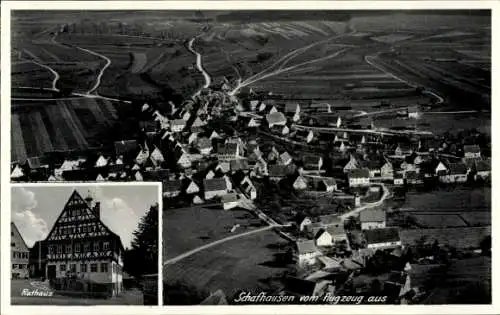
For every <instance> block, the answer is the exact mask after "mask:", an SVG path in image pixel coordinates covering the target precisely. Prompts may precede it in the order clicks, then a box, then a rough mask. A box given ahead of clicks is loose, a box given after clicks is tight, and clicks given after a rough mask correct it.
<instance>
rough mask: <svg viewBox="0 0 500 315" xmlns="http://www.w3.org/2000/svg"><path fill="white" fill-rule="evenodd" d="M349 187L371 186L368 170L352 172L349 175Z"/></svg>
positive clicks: (360, 169) (362, 169) (361, 169)
mask: <svg viewBox="0 0 500 315" xmlns="http://www.w3.org/2000/svg"><path fill="white" fill-rule="evenodd" d="M347 179H348V182H349V187H360V186H368V185H370V172H369V171H368V169H366V168H359V169H354V170H351V171H349V172H348V173H347Z"/></svg>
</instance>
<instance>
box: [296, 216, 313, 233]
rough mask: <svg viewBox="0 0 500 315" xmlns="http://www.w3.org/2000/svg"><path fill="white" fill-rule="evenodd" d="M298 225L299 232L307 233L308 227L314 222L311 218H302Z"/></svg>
mask: <svg viewBox="0 0 500 315" xmlns="http://www.w3.org/2000/svg"><path fill="white" fill-rule="evenodd" d="M297 223H298V228H299V231H300V232H302V231H305V230H306V228H307V226H308V225H310V224H312V223H313V222H312V220H311V218H310V217H300V218H299V220H298V222H297Z"/></svg>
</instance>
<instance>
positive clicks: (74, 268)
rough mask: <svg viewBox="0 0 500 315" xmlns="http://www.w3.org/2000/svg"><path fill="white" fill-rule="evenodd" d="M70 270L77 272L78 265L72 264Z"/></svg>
mask: <svg viewBox="0 0 500 315" xmlns="http://www.w3.org/2000/svg"><path fill="white" fill-rule="evenodd" d="M69 270H70V271H71V272H76V264H71V265H69Z"/></svg>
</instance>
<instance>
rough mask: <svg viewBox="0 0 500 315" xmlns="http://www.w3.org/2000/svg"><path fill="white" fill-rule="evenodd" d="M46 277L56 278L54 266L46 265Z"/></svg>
mask: <svg viewBox="0 0 500 315" xmlns="http://www.w3.org/2000/svg"><path fill="white" fill-rule="evenodd" d="M47 278H48V279H49V280H50V279H55V278H56V266H47Z"/></svg>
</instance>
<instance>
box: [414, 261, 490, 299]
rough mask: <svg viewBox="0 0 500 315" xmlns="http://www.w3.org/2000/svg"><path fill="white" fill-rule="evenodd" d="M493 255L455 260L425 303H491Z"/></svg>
mask: <svg viewBox="0 0 500 315" xmlns="http://www.w3.org/2000/svg"><path fill="white" fill-rule="evenodd" d="M491 267H492V265H491V257H486V256H483V257H473V258H468V259H461V260H456V261H454V262H453V263H452V264H451V266H450V267H449V268H448V269H447V270H446V275H444V276H443V277H440V279H439V280H440V281H438V282H437V284H438V287H437V288H435V289H434V290H433V291H432V292H431V294H430V295H429V296H428V297H427V298H426V299H425V300H424V301H423V304H434V305H436V304H444V303H453V304H490V303H491V301H492V295H491Z"/></svg>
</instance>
